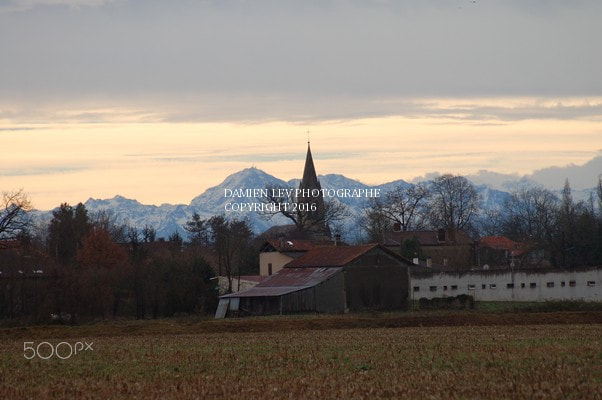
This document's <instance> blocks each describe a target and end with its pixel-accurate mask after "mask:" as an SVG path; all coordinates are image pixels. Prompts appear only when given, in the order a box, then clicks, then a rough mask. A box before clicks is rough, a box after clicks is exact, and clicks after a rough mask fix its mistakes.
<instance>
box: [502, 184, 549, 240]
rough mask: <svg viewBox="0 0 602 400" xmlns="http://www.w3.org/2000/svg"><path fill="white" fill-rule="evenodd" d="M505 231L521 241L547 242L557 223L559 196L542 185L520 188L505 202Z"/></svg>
mask: <svg viewBox="0 0 602 400" xmlns="http://www.w3.org/2000/svg"><path fill="white" fill-rule="evenodd" d="M505 207H506V210H507V213H508V216H507V218H506V221H505V223H504V231H505V232H506V234H508V235H509V236H510V237H512V238H513V239H516V240H519V241H525V242H529V241H535V242H538V243H544V242H546V241H547V240H548V239H549V237H550V234H551V232H553V230H554V229H553V228H554V225H555V223H556V215H557V207H558V198H557V197H556V196H554V194H553V193H552V192H550V191H549V190H547V189H544V188H540V187H528V188H527V187H524V188H519V189H517V190H515V191H513V192H512V193H511V196H510V198H509V199H508V201H507V202H506V203H505Z"/></svg>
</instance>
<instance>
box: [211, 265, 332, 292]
mask: <svg viewBox="0 0 602 400" xmlns="http://www.w3.org/2000/svg"><path fill="white" fill-rule="evenodd" d="M339 271H341V268H300V269H286V268H285V269H282V270H280V271H279V272H278V273H276V274H274V275H271V276H269V277H267V278H266V279H265V280H264V281H263V282H261V283H259V284H258V285H257V286H255V287H253V288H251V289H249V290H245V291H241V292H237V293H232V294H228V295H225V296H222V297H223V298H230V297H263V296H266V297H269V296H281V295H283V294H287V293H292V292H296V291H298V290H303V289H307V288H310V287H313V286H316V285H318V284H319V283H322V282H324V281H326V280H328V279H330V278H331V277H332V276H334V275H335V274H337V273H338V272H339Z"/></svg>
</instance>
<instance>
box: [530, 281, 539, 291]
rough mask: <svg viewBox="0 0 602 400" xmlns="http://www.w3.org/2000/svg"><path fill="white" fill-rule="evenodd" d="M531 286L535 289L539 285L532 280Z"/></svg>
mask: <svg viewBox="0 0 602 400" xmlns="http://www.w3.org/2000/svg"><path fill="white" fill-rule="evenodd" d="M529 287H530V288H531V289H534V288H536V287H537V283H535V282H531V283H530V284H529Z"/></svg>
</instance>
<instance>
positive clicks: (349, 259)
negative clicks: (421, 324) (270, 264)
mask: <svg viewBox="0 0 602 400" xmlns="http://www.w3.org/2000/svg"><path fill="white" fill-rule="evenodd" d="M411 265H412V263H411V262H410V261H409V260H406V259H404V258H403V257H401V256H400V255H399V254H397V253H396V252H394V251H392V250H390V249H388V248H387V247H385V246H382V245H379V244H369V245H362V246H319V247H314V248H311V249H310V250H308V251H307V252H306V253H305V254H303V255H302V256H300V257H298V258H296V259H294V260H293V261H291V262H289V263H288V264H286V265H285V266H284V268H283V269H282V270H280V271H279V272H278V273H276V274H274V275H271V276H269V277H268V278H267V279H265V280H264V281H262V282H261V283H259V284H257V285H256V286H255V287H253V288H252V289H249V290H246V291H242V292H238V293H232V294H229V295H225V296H222V297H221V298H220V304H219V306H218V309H217V312H216V318H223V317H224V316H226V314H227V313H228V312H230V315H233V314H238V315H269V314H289V313H300V312H350V311H352V312H353V311H361V310H365V309H377V310H387V309H405V308H406V307H407V305H408V299H409V287H410V286H409V285H410V274H409V269H410V266H411Z"/></svg>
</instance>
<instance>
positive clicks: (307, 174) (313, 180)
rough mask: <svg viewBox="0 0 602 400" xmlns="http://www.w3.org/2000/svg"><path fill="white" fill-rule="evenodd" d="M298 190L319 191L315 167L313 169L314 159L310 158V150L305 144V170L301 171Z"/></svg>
mask: <svg viewBox="0 0 602 400" xmlns="http://www.w3.org/2000/svg"><path fill="white" fill-rule="evenodd" d="M299 188H300V189H321V187H320V182H319V181H318V176H317V174H316V167H314V159H313V157H312V156H311V148H310V146H309V142H307V156H305V168H304V169H303V179H302V180H301V185H300V186H299Z"/></svg>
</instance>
